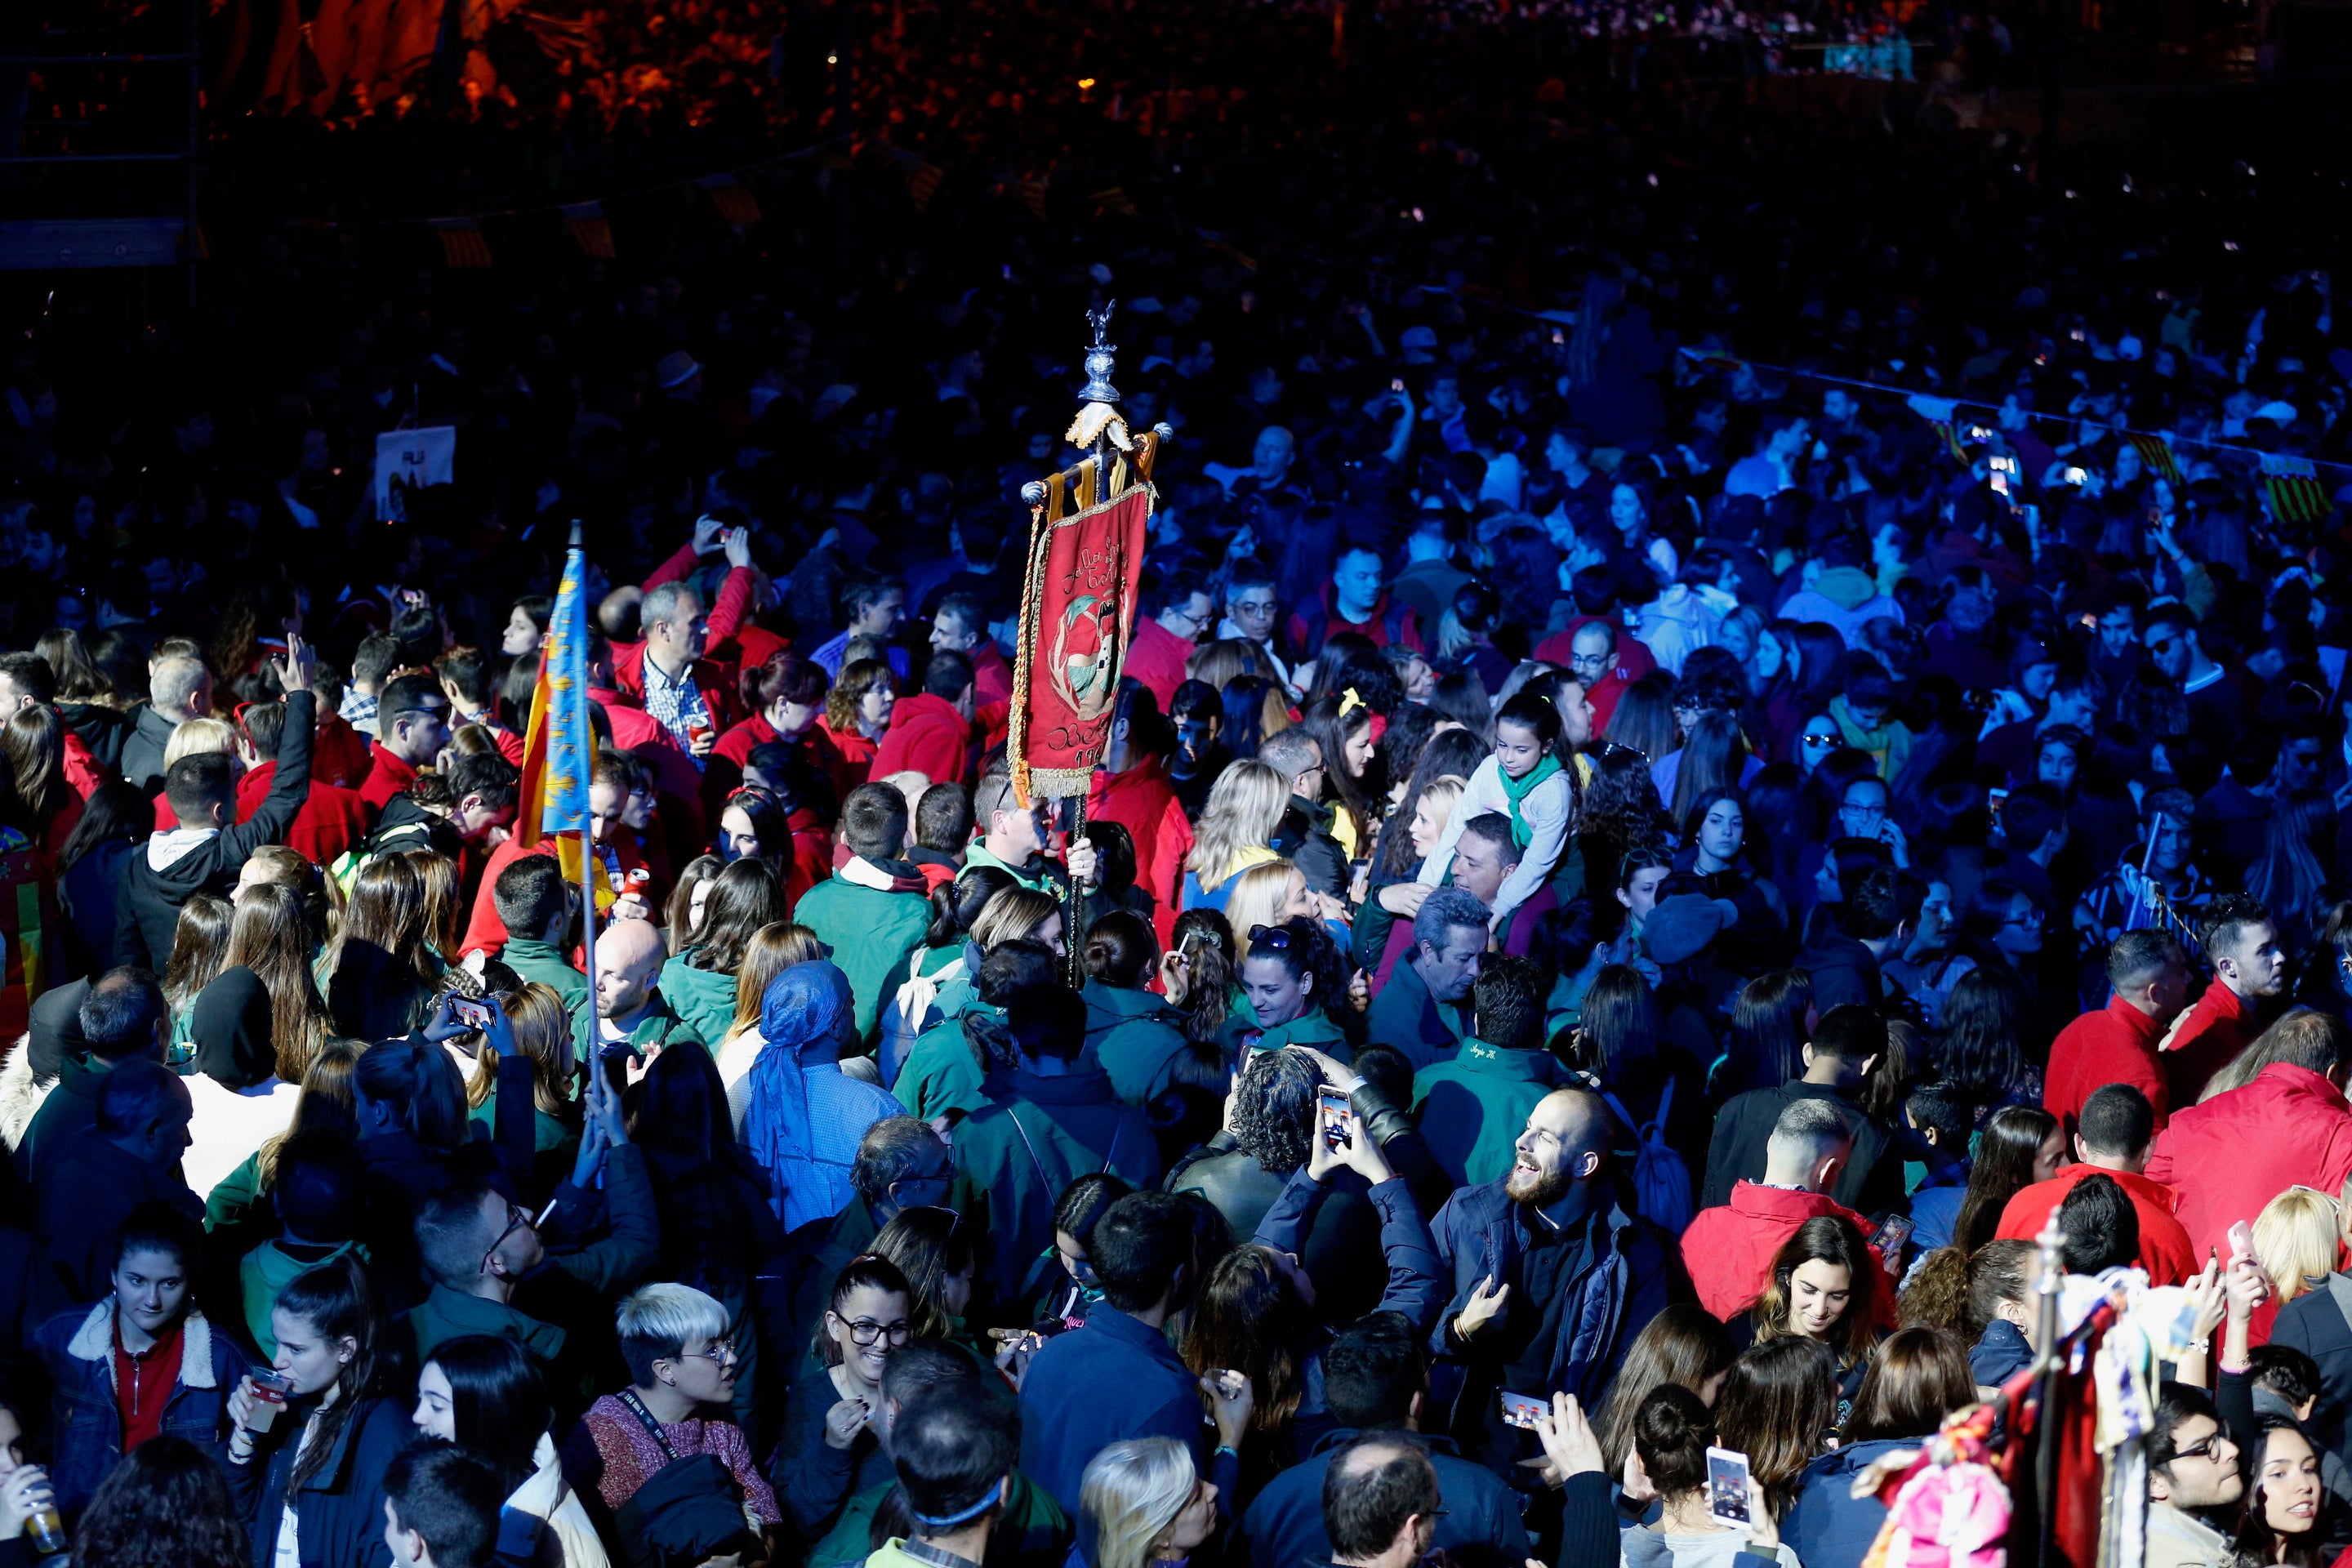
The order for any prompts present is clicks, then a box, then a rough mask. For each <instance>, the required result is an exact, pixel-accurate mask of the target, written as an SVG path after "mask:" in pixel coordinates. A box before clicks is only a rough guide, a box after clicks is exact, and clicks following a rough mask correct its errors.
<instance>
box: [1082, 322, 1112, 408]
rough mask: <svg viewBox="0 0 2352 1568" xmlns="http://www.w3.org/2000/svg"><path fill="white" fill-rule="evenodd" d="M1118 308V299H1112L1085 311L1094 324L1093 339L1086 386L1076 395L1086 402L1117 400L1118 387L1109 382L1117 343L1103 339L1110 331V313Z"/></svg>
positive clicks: (1089, 352)
mask: <svg viewBox="0 0 2352 1568" xmlns="http://www.w3.org/2000/svg"><path fill="white" fill-rule="evenodd" d="M1113 310H1118V300H1112V301H1111V302H1110V303H1109V304H1108V305H1105V306H1104V307H1103V308H1102V309H1101V310H1088V311H1087V321H1090V322H1092V323H1093V324H1094V329H1095V341H1094V344H1093V346H1092V347H1090V348H1088V349H1087V386H1086V390H1085V391H1084V392H1081V393H1079V394H1078V396H1079V397H1080V398H1082V399H1084V400H1085V401H1086V402H1088V403H1117V402H1118V388H1117V387H1115V386H1113V385H1112V384H1110V373H1111V371H1112V369H1113V368H1114V367H1115V366H1116V365H1117V364H1118V359H1117V358H1116V356H1117V354H1118V344H1116V343H1112V342H1105V341H1104V339H1105V337H1106V335H1107V334H1108V332H1109V331H1110V313H1111V312H1112V311H1113Z"/></svg>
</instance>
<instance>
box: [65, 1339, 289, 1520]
mask: <svg viewBox="0 0 2352 1568" xmlns="http://www.w3.org/2000/svg"><path fill="white" fill-rule="evenodd" d="M181 1335H182V1343H181V1347H180V1376H179V1381H178V1382H177V1383H176V1384H174V1385H173V1389H172V1397H171V1399H170V1400H169V1401H168V1402H167V1403H166V1404H165V1405H164V1406H163V1434H164V1435H165V1436H173V1437H185V1438H186V1439H188V1441H190V1442H191V1443H194V1444H195V1445H196V1446H197V1447H200V1448H203V1449H204V1450H205V1452H207V1453H209V1454H211V1455H212V1456H213V1457H214V1458H215V1459H221V1460H224V1461H225V1460H226V1454H227V1447H226V1441H227V1438H226V1434H227V1430H228V1416H227V1411H228V1395H229V1391H230V1390H231V1389H234V1388H235V1387H236V1384H237V1379H239V1378H241V1377H243V1376H244V1375H245V1373H246V1366H247V1363H246V1359H245V1353H244V1352H242V1351H240V1350H238V1349H237V1348H236V1344H235V1343H233V1342H231V1341H230V1339H229V1337H228V1335H226V1334H224V1333H219V1332H216V1331H215V1330H214V1328H213V1326H212V1324H211V1323H210V1322H208V1321H205V1315H204V1313H202V1312H200V1311H197V1310H195V1309H194V1308H190V1309H189V1310H188V1315H187V1318H186V1320H185V1321H184V1322H183V1323H182V1325H181ZM33 1342H34V1346H35V1348H36V1350H37V1352H38V1354H39V1355H40V1358H41V1362H42V1364H43V1365H44V1366H46V1367H47V1369H48V1374H49V1385H50V1394H49V1415H50V1426H51V1428H52V1430H53V1432H54V1433H55V1437H54V1439H53V1441H54V1445H55V1448H56V1453H55V1456H54V1458H53V1459H52V1461H51V1463H50V1465H49V1480H50V1483H51V1484H52V1485H53V1486H55V1487H56V1489H57V1494H58V1508H59V1510H62V1511H63V1512H64V1514H65V1516H66V1518H67V1519H68V1520H71V1519H73V1518H74V1517H75V1516H76V1515H77V1514H78V1513H79V1511H80V1510H82V1509H83V1508H84V1507H86V1506H88V1504H89V1500H90V1497H91V1495H92V1494H93V1493H95V1492H96V1491H97V1490H98V1486H99V1483H100V1481H103V1480H104V1479H106V1477H107V1474H108V1472H109V1471H110V1470H112V1469H113V1468H114V1467H115V1466H116V1465H118V1464H120V1463H121V1462H122V1416H121V1412H120V1411H119V1410H118V1409H117V1407H116V1405H115V1402H114V1298H113V1297H112V1296H108V1297H107V1298H106V1299H105V1300H102V1301H100V1302H99V1303H98V1304H97V1305H96V1306H94V1307H76V1308H74V1309H73V1310H71V1311H68V1312H60V1313H58V1315H57V1316H56V1317H54V1318H51V1319H50V1320H49V1321H47V1322H46V1323H44V1324H42V1325H41V1328H40V1330H39V1331H37V1333H36V1334H35V1335H34V1336H33Z"/></svg>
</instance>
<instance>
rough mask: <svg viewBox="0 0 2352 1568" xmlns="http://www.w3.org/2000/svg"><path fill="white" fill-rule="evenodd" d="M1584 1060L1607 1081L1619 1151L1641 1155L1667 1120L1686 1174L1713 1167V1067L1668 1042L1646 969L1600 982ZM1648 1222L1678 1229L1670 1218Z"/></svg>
mask: <svg viewBox="0 0 2352 1568" xmlns="http://www.w3.org/2000/svg"><path fill="white" fill-rule="evenodd" d="M1576 1057H1577V1065H1578V1066H1579V1067H1580V1068H1583V1069H1584V1070H1585V1071H1586V1072H1589V1073H1591V1075H1592V1076H1593V1077H1594V1078H1596V1079H1599V1080H1600V1082H1601V1096H1602V1098H1603V1099H1604V1100H1607V1101H1608V1103H1609V1108H1610V1110H1611V1112H1612V1114H1614V1115H1615V1116H1616V1118H1617V1121H1618V1128H1617V1133H1616V1137H1617V1145H1616V1146H1617V1147H1618V1148H1619V1149H1622V1150H1631V1149H1637V1148H1638V1147H1639V1146H1640V1141H1641V1137H1642V1130H1643V1128H1645V1127H1647V1126H1649V1125H1650V1124H1651V1123H1652V1122H1654V1121H1658V1120H1659V1119H1660V1118H1661V1117H1663V1118H1664V1121H1665V1127H1664V1134H1665V1140H1666V1142H1668V1143H1669V1144H1670V1145H1672V1146H1673V1147H1674V1149H1675V1152H1678V1153H1679V1154H1681V1155H1682V1157H1683V1163H1684V1165H1685V1168H1686V1169H1688V1170H1691V1171H1694V1172H1696V1171H1702V1170H1705V1169H1706V1145H1707V1134H1708V1127H1709V1121H1710V1119H1709V1117H1708V1114H1707V1106H1706V1066H1705V1065H1704V1064H1703V1063H1702V1062H1700V1061H1698V1060H1697V1059H1696V1058H1693V1057H1692V1055H1691V1054H1690V1053H1689V1052H1688V1051H1686V1050H1685V1049H1684V1048H1683V1047H1680V1046H1678V1045H1676V1044H1675V1043H1674V1042H1673V1041H1672V1040H1670V1039H1668V1038H1666V1037H1665V1020H1664V1014H1663V1013H1662V1012H1661V1010H1660V1008H1659V1005H1658V997H1657V994H1656V993H1655V992H1654V991H1653V990H1652V989H1651V988H1650V983H1649V982H1648V981H1647V980H1645V979H1643V977H1642V974H1641V973H1640V972H1639V971H1638V970H1635V969H1633V968H1631V967H1629V966H1627V965H1624V964H1618V963H1612V964H1608V965H1606V966H1604V967H1603V968H1602V969H1601V973H1599V974H1598V975H1596V976H1594V977H1593V981H1592V984H1591V988H1590V989H1588V990H1587V991H1586V992H1585V994H1584V1006H1583V1010H1582V1012H1581V1013H1580V1015H1579V1018H1578V1023H1577V1028H1576ZM1644 1217H1646V1218H1649V1219H1652V1220H1654V1221H1657V1222H1658V1223H1661V1224H1671V1223H1675V1222H1674V1221H1671V1220H1669V1218H1668V1216H1666V1215H1645V1216H1644ZM1682 1217H1683V1219H1684V1220H1685V1222H1686V1220H1687V1216H1682Z"/></svg>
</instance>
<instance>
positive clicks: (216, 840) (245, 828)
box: [114, 691, 318, 974]
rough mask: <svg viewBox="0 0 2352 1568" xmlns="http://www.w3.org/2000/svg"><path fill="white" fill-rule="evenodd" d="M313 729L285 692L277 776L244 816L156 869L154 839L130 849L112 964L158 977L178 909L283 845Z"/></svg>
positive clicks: (311, 709) (304, 706)
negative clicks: (253, 857)
mask: <svg viewBox="0 0 2352 1568" xmlns="http://www.w3.org/2000/svg"><path fill="white" fill-rule="evenodd" d="M317 729H318V706H317V699H316V698H314V697H312V696H311V695H310V693H309V692H307V691H291V692H289V693H287V696H286V729H285V732H284V733H282V734H280V735H279V736H278V773H277V775H276V776H275V777H273V778H272V779H271V780H270V781H269V793H268V795H266V796H264V797H263V798H262V802H261V805H260V808H259V809H258V810H257V811H256V812H255V813H254V814H253V816H252V819H251V820H250V821H247V822H237V823H232V824H230V825H229V826H226V827H224V828H222V829H221V830H220V831H219V832H218V833H215V834H214V835H213V836H212V837H210V838H207V839H205V840H204V841H203V842H201V843H199V844H197V845H195V846H194V847H193V848H191V849H189V850H188V851H187V852H186V853H185V854H184V855H182V856H181V857H180V858H178V859H176V860H174V861H173V862H172V863H171V864H170V865H168V866H165V867H163V868H160V869H159V868H157V867H156V866H155V864H154V862H153V860H152V855H153V853H154V847H155V845H156V843H157V842H158V841H159V840H160V839H161V838H162V837H163V836H162V835H160V834H159V835H157V837H156V838H154V839H150V840H149V841H148V842H147V843H145V844H142V845H141V846H139V847H137V848H136V849H134V850H132V851H131V858H130V859H129V860H128V861H126V862H125V863H124V865H123V868H122V886H121V889H120V890H119V891H118V892H117V893H116V894H115V900H114V906H115V912H114V962H115V963H135V964H138V965H140V966H141V967H142V968H145V969H152V970H153V971H154V972H155V973H158V974H161V973H163V971H164V970H165V969H166V968H167V967H169V966H170V963H171V961H172V936H173V931H174V929H175V928H176V927H177V926H178V924H179V921H180V907H181V906H182V905H183V904H185V903H186V902H187V901H188V900H190V899H192V898H194V896H195V895H196V894H198V893H217V894H219V895H220V896H221V897H223V898H226V897H228V896H229V894H230V893H231V892H233V891H235V890H236V874H237V872H238V871H239V870H241V869H242V868H244V866H245V860H246V857H247V856H248V855H250V854H252V853H253V852H254V851H255V850H256V849H257V848H259V847H261V846H263V845H265V844H283V843H284V842H286V830H287V829H288V828H289V827H291V826H293V825H294V817H295V814H296V813H298V812H299V811H300V810H301V809H302V803H303V802H304V801H306V800H308V799H310V740H311V736H312V735H313V733H314V732H315V731H317ZM134 739H135V737H134ZM134 782H135V775H134Z"/></svg>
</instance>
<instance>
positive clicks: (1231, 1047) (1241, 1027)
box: [1218, 1007, 1356, 1062]
mask: <svg viewBox="0 0 2352 1568" xmlns="http://www.w3.org/2000/svg"><path fill="white" fill-rule="evenodd" d="M1218 1039H1219V1041H1220V1043H1222V1044H1223V1047H1224V1050H1225V1059H1226V1060H1227V1061H1229V1062H1230V1061H1234V1060H1235V1059H1236V1058H1238V1057H1239V1055H1240V1053H1241V1048H1242V1046H1243V1045H1244V1042H1246V1043H1247V1045H1248V1046H1249V1049H1250V1054H1251V1055H1252V1056H1255V1055H1257V1054H1258V1053H1259V1052H1261V1051H1278V1050H1280V1049H1282V1047H1285V1046H1313V1047H1315V1048H1316V1049H1317V1050H1318V1051H1321V1052H1322V1053H1323V1054H1324V1055H1325V1056H1327V1057H1332V1058H1337V1059H1339V1060H1340V1061H1343V1062H1352V1061H1354V1060H1355V1059H1356V1053H1355V1049H1354V1047H1351V1046H1349V1044H1348V1037H1347V1036H1345V1035H1343V1034H1341V1033H1340V1032H1339V1025H1337V1024H1335V1023H1333V1022H1332V1021H1331V1020H1330V1019H1329V1018H1328V1017H1327V1016H1325V1015H1324V1012H1323V1009H1322V1008H1320V1007H1309V1008H1308V1009H1307V1011H1306V1012H1304V1013H1301V1014H1300V1015H1299V1016H1297V1017H1296V1018H1293V1019H1292V1020H1290V1022H1288V1023H1287V1024H1276V1026H1274V1027H1272V1028H1270V1029H1261V1028H1259V1027H1258V1026H1257V1023H1256V1021H1255V1016H1253V1015H1252V1014H1250V1013H1249V1012H1248V1011H1247V1010H1246V1009H1244V1010H1243V1011H1240V1012H1236V1013H1234V1014H1233V1015H1231V1016H1228V1017H1227V1018H1226V1019H1225V1026H1224V1027H1223V1029H1222V1030H1220V1031H1218Z"/></svg>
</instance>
